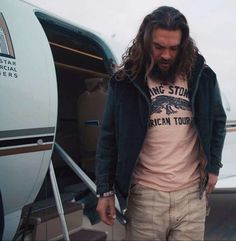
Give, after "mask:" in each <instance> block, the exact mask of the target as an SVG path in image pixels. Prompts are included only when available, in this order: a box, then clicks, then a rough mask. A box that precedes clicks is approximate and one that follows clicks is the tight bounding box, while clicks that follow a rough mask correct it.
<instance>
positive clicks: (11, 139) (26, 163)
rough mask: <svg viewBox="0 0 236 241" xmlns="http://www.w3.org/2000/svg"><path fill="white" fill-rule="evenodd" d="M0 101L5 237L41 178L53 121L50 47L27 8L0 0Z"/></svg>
mask: <svg viewBox="0 0 236 241" xmlns="http://www.w3.org/2000/svg"><path fill="white" fill-rule="evenodd" d="M0 103H1V114H0V189H1V193H2V199H3V206H4V212H5V231H4V237H3V239H4V240H11V239H12V237H13V235H14V233H15V231H16V228H17V226H18V223H19V218H20V215H21V209H22V207H23V206H25V205H27V204H29V203H31V202H33V201H34V199H35V197H36V195H37V193H38V192H39V189H40V187H41V185H42V183H43V180H44V178H45V175H46V172H47V169H48V166H49V162H50V158H51V154H52V148H53V141H54V136H55V131H56V119H57V83H56V74H55V69H54V62H53V58H52V55H51V50H50V47H49V44H48V41H47V38H46V36H45V33H44V31H43V29H42V27H41V25H40V23H39V21H38V19H37V18H36V16H35V14H34V11H33V7H32V6H30V5H27V4H25V3H24V2H21V1H9V0H1V6H0Z"/></svg>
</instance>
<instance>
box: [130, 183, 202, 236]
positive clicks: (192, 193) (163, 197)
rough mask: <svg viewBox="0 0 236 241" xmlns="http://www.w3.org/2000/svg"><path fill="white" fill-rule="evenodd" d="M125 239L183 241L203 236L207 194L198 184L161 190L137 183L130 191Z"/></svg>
mask: <svg viewBox="0 0 236 241" xmlns="http://www.w3.org/2000/svg"><path fill="white" fill-rule="evenodd" d="M127 217H128V224H127V226H126V240H127V241H128V240H135V241H136V240H150V241H151V240H162V241H167V240H168V241H177V240H178V241H180V240H181V241H182V240H188V241H189V240H196V241H200V240H203V238H204V229H205V217H206V197H205V195H203V198H202V199H201V200H200V199H199V188H198V185H196V186H194V187H190V188H186V189H183V190H180V191H174V192H162V191H157V190H154V189H151V188H147V187H144V186H142V185H139V184H136V185H135V186H134V187H133V188H131V190H130V197H129V202H128V211H127Z"/></svg>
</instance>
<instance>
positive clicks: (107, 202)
mask: <svg viewBox="0 0 236 241" xmlns="http://www.w3.org/2000/svg"><path fill="white" fill-rule="evenodd" d="M96 210H97V212H98V213H99V216H100V218H101V220H102V221H103V222H104V223H105V224H107V225H113V224H114V222H115V219H116V210H115V197H114V195H113V196H110V197H101V198H99V199H98V205H97V209H96Z"/></svg>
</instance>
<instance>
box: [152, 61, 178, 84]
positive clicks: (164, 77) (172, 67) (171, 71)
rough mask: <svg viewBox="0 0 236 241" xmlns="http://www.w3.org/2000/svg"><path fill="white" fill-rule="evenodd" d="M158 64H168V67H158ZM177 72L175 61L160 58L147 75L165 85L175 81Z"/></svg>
mask: <svg viewBox="0 0 236 241" xmlns="http://www.w3.org/2000/svg"><path fill="white" fill-rule="evenodd" d="M160 64H169V68H167V69H161V68H160V67H159V65H160ZM177 72H178V71H177V64H176V61H172V60H164V59H160V60H159V61H157V62H156V63H155V64H154V66H153V67H152V70H151V71H150V74H149V76H150V77H151V78H152V79H153V80H156V81H158V82H160V83H161V84H164V85H167V84H173V83H175V80H176V76H177Z"/></svg>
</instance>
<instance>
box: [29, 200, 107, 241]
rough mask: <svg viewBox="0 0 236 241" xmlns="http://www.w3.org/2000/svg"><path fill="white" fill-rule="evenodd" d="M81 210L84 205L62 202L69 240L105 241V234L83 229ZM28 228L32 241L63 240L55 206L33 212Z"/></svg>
mask: <svg viewBox="0 0 236 241" xmlns="http://www.w3.org/2000/svg"><path fill="white" fill-rule="evenodd" d="M83 208H84V205H83V203H80V202H63V209H64V214H65V220H66V224H67V228H68V232H69V236H70V240H71V241H72V240H76V241H77V240H78V241H84V240H86V241H105V240H106V238H107V233H106V232H103V231H98V230H93V229H87V228H83ZM28 226H29V227H31V230H32V232H31V237H30V240H32V241H42V240H51V241H56V240H58V241H62V240H64V237H63V234H62V233H63V232H62V228H61V223H60V219H59V215H58V211H57V208H56V206H55V205H54V206H52V205H49V206H48V207H46V208H45V207H44V208H42V209H40V208H39V209H38V210H33V211H32V212H31V215H30V217H29V220H28Z"/></svg>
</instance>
